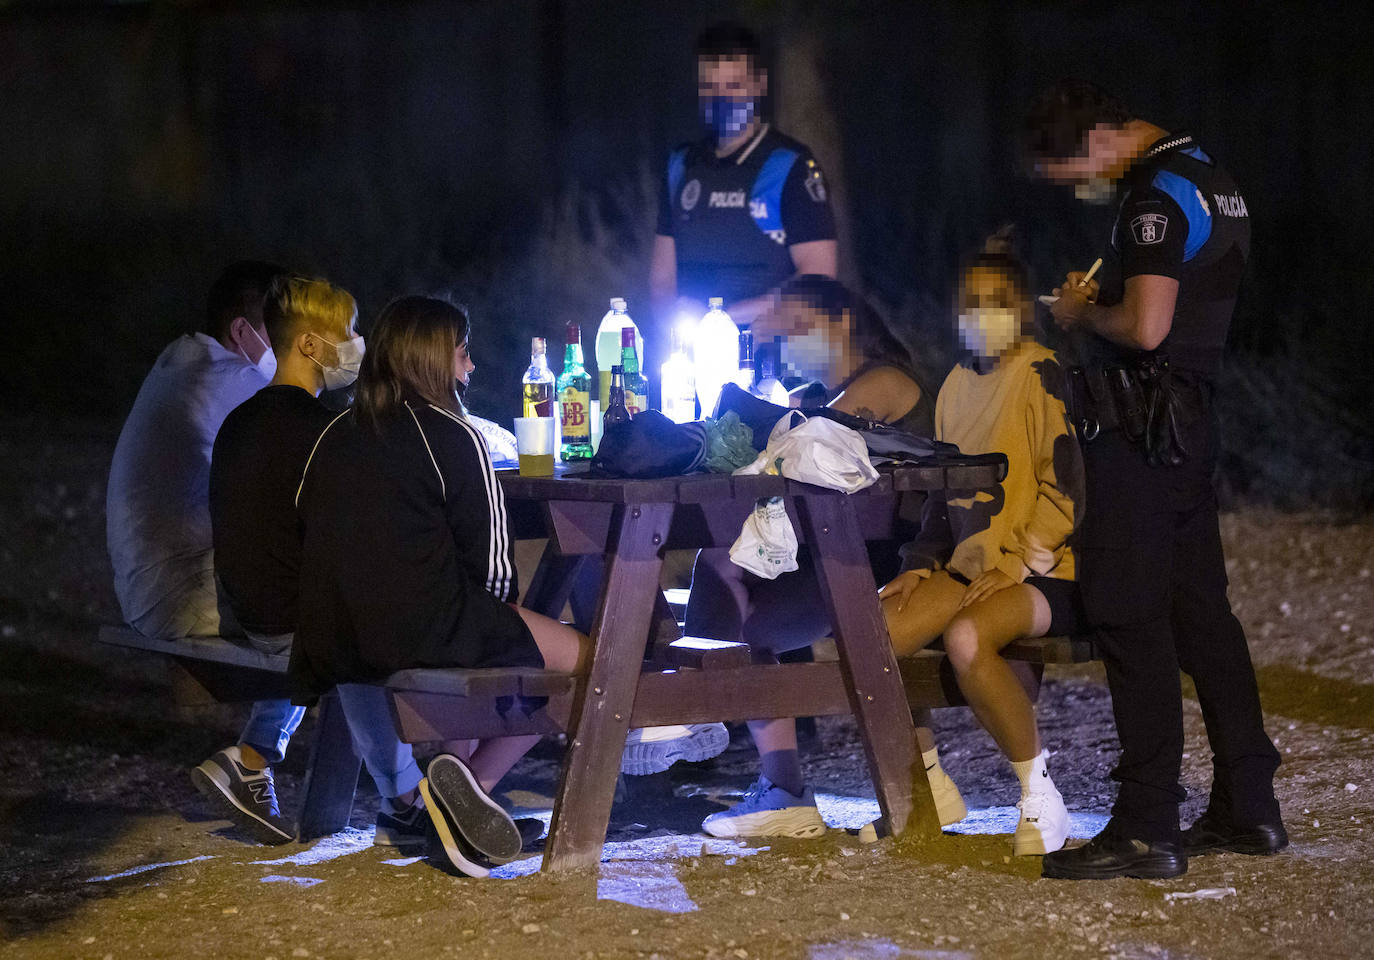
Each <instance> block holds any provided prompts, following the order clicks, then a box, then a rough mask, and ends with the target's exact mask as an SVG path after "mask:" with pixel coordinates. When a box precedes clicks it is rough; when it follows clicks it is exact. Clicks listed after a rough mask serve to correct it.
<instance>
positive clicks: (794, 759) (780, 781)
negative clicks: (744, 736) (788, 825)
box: [749, 717, 806, 794]
mask: <svg viewBox="0 0 1374 960" xmlns="http://www.w3.org/2000/svg"><path fill="white" fill-rule="evenodd" d="M749 734H750V736H752V737H753V738H754V746H755V747H757V748H758V751H759V761H760V763H761V765H762V767H763V775H764V776H765V777H767V778H768V779H769V780H771V781H772V782H773V783H775V784H776V785H778V786H779V787H782V788H783V789H784V790H786V791H787V792H788V793H792V794H799V793H801V792H802V791H803V790H804V789H806V780H805V778H804V777H803V776H802V768H801V758H800V755H799V754H798V753H797V721H796V720H794V719H792V718H791V717H779V718H777V719H776V720H750V721H749Z"/></svg>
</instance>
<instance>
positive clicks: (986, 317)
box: [959, 307, 1021, 358]
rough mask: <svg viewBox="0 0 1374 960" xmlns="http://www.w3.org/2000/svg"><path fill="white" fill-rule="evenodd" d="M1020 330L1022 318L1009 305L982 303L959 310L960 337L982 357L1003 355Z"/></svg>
mask: <svg viewBox="0 0 1374 960" xmlns="http://www.w3.org/2000/svg"><path fill="white" fill-rule="evenodd" d="M1020 333H1021V321H1020V318H1018V317H1017V316H1016V311H1015V310H1009V309H1007V308H1006V307H978V308H977V309H975V310H969V311H967V312H965V313H961V314H959V341H960V342H961V343H963V345H964V347H965V348H967V349H968V350H971V351H973V352H974V353H975V354H977V355H978V356H980V357H988V358H994V357H999V356H1001V355H1002V354H1003V353H1004V352H1005V351H1006V350H1007V349H1008V348H1009V347H1011V346H1012V345H1013V344H1014V343H1016V341H1017V339H1018V338H1019V337H1020Z"/></svg>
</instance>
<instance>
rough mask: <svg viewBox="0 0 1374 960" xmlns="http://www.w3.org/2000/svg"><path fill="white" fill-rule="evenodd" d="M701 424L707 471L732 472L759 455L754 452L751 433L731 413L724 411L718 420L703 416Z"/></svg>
mask: <svg viewBox="0 0 1374 960" xmlns="http://www.w3.org/2000/svg"><path fill="white" fill-rule="evenodd" d="M705 423H706V462H705V466H706V469H707V470H709V471H711V472H712V473H734V472H735V471H736V470H738V469H739V468H740V467H743V466H745V465H747V464H750V463H753V462H754V460H755V459H756V458H757V457H758V455H759V452H758V451H757V450H755V449H754V431H753V429H751V428H750V427H747V426H745V425H744V424H743V423H741V422H740V419H739V415H738V414H737V413H735V411H733V410H728V411H726V413H725V416H723V417H721V418H720V419H719V420H712V419H711V418H710V417H707V418H706V420H705Z"/></svg>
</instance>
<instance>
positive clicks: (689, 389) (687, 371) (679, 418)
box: [658, 327, 697, 423]
mask: <svg viewBox="0 0 1374 960" xmlns="http://www.w3.org/2000/svg"><path fill="white" fill-rule="evenodd" d="M687 335H688V331H686V330H684V329H682V328H681V327H673V331H672V351H671V352H670V353H669V354H668V359H667V360H665V361H663V366H662V368H661V370H660V372H659V381H658V383H659V387H660V389H662V391H663V404H662V406H663V415H664V416H665V417H667V418H668V419H669V420H671V421H673V423H691V422H692V421H693V420H695V419H696V418H697V378H696V371H695V370H694V369H693V366H692V356H691V353H690V352H689V349H690V348H689V346H688V343H687V342H686V341H687Z"/></svg>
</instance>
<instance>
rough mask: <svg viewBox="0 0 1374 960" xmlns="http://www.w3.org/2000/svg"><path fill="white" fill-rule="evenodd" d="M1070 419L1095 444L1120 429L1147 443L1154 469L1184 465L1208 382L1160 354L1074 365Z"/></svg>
mask: <svg viewBox="0 0 1374 960" xmlns="http://www.w3.org/2000/svg"><path fill="white" fill-rule="evenodd" d="M1068 376H1069V403H1068V407H1069V416H1070V418H1071V419H1072V421H1073V424H1074V427H1075V428H1077V430H1078V436H1079V438H1080V439H1081V440H1082V441H1083V442H1084V443H1091V442H1092V441H1093V440H1095V439H1097V437H1098V436H1099V435H1100V434H1101V433H1102V431H1103V430H1120V431H1121V432H1122V433H1123V434H1124V435H1125V436H1126V438H1127V439H1128V440H1130V441H1131V442H1133V443H1140V442H1143V443H1144V445H1145V452H1146V459H1147V460H1148V461H1149V462H1150V463H1151V464H1152V465H1155V466H1179V465H1181V464H1183V463H1184V462H1185V461H1186V460H1187V458H1188V449H1187V448H1186V447H1185V446H1184V444H1183V436H1182V435H1183V428H1184V427H1187V426H1188V425H1189V424H1192V423H1195V422H1196V421H1198V420H1200V419H1202V417H1203V415H1204V414H1205V413H1206V409H1207V387H1206V384H1205V382H1195V381H1193V380H1192V379H1191V378H1189V377H1187V376H1186V375H1183V376H1180V375H1178V374H1175V373H1173V372H1172V371H1171V370H1170V369H1169V361H1168V360H1167V358H1165V357H1163V356H1159V355H1155V356H1150V357H1146V358H1144V359H1142V360H1137V361H1132V362H1129V363H1101V364H1091V365H1087V366H1075V367H1070V368H1069V370H1068Z"/></svg>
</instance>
